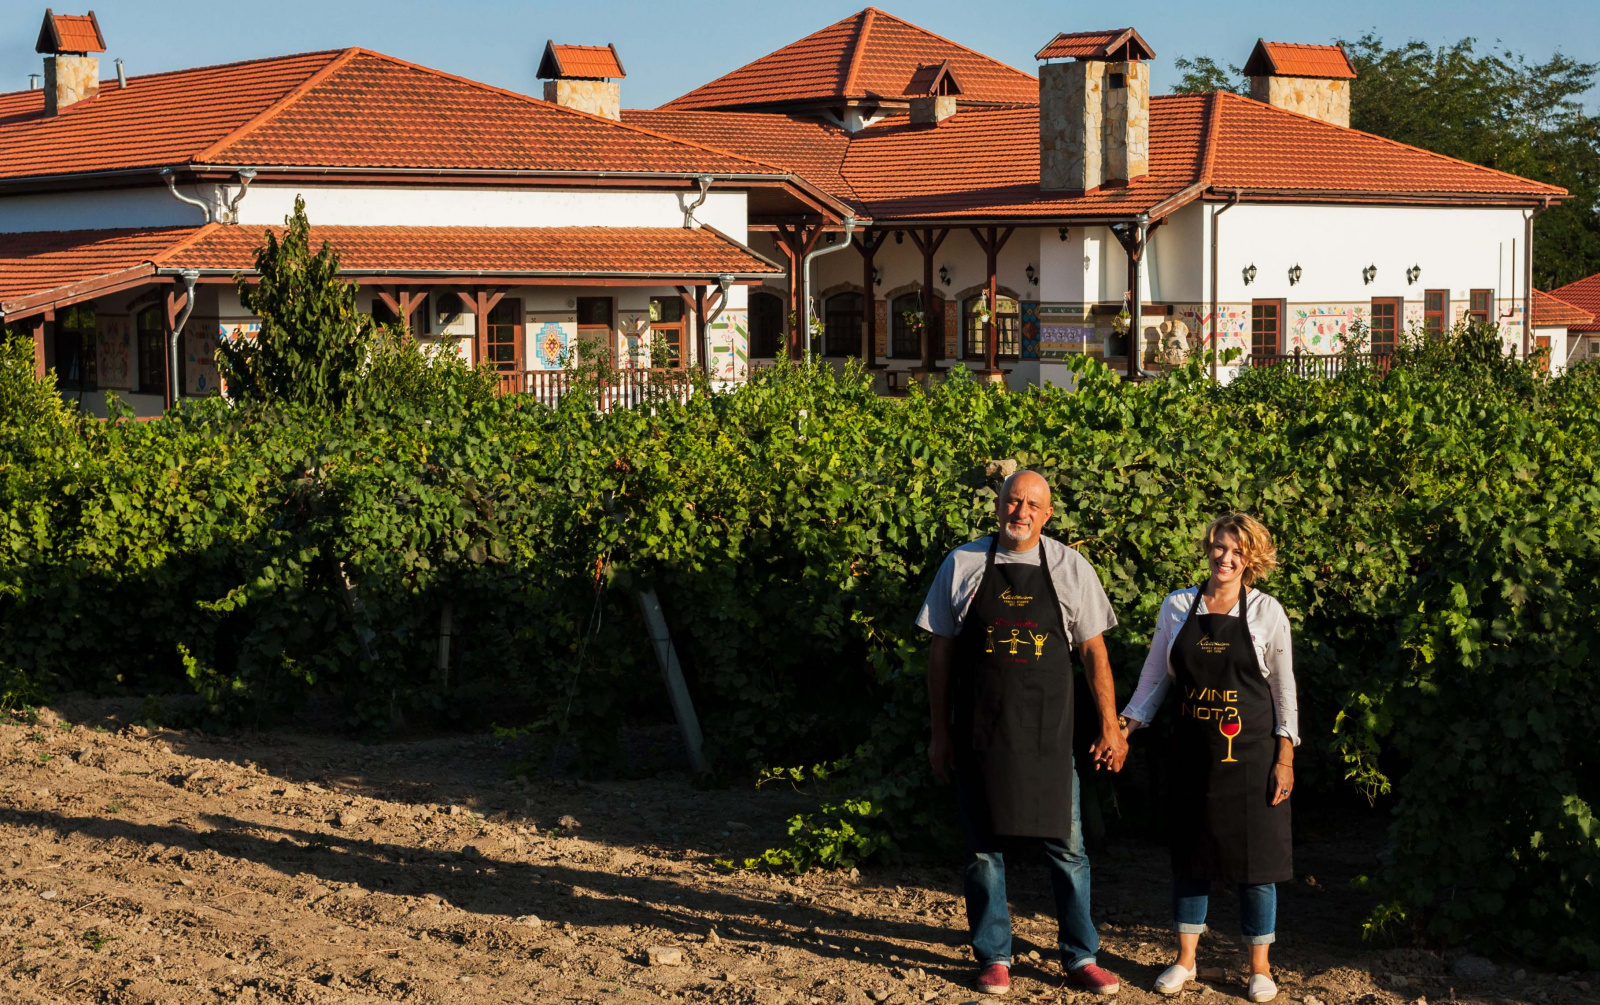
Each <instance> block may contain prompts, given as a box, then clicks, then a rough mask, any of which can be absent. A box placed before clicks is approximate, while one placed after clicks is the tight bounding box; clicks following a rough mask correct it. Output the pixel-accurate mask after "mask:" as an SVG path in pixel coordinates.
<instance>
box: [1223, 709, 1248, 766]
mask: <svg viewBox="0 0 1600 1005" xmlns="http://www.w3.org/2000/svg"><path fill="white" fill-rule="evenodd" d="M1242 726H1243V723H1242V722H1240V720H1239V710H1238V709H1236V708H1229V709H1228V712H1227V714H1226V715H1224V716H1223V717H1222V718H1221V719H1218V720H1217V732H1219V733H1221V734H1222V735H1223V736H1226V737H1227V738H1228V756H1227V757H1224V758H1223V759H1222V763H1223V764H1227V763H1229V762H1234V763H1237V762H1238V758H1236V757H1234V756H1233V738H1234V737H1236V736H1238V735H1239V730H1240V728H1241V727H1242Z"/></svg>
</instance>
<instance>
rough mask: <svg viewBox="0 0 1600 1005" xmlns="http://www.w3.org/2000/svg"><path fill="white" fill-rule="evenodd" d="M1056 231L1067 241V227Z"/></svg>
mask: <svg viewBox="0 0 1600 1005" xmlns="http://www.w3.org/2000/svg"><path fill="white" fill-rule="evenodd" d="M1056 233H1057V234H1059V235H1060V236H1061V239H1062V240H1063V241H1065V240H1066V239H1067V228H1065V227H1062V228H1061V229H1060V230H1058V231H1056Z"/></svg>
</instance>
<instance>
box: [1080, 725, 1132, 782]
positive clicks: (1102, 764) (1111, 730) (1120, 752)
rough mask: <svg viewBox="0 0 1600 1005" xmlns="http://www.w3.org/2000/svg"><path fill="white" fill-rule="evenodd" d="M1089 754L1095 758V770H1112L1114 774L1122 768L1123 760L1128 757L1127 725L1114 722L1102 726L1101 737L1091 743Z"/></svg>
mask: <svg viewBox="0 0 1600 1005" xmlns="http://www.w3.org/2000/svg"><path fill="white" fill-rule="evenodd" d="M1089 756H1090V757H1092V758H1094V770H1096V771H1101V770H1106V771H1110V772H1111V773H1112V774H1116V773H1117V772H1119V771H1121V770H1122V762H1123V761H1125V760H1127V758H1128V731H1127V729H1126V728H1125V727H1123V726H1121V725H1118V724H1117V723H1115V722H1113V723H1112V724H1111V725H1110V726H1109V727H1102V728H1101V730H1100V739H1099V740H1098V741H1096V742H1094V743H1091V744H1090V745H1089Z"/></svg>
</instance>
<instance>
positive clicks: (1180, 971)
mask: <svg viewBox="0 0 1600 1005" xmlns="http://www.w3.org/2000/svg"><path fill="white" fill-rule="evenodd" d="M1192 980H1194V971H1193V970H1190V969H1188V968H1187V967H1180V966H1179V965H1178V964H1176V963H1174V964H1173V965H1172V966H1170V967H1168V968H1167V969H1165V970H1163V971H1162V972H1161V976H1160V977H1157V978H1156V990H1157V991H1158V992H1160V993H1161V994H1164V995H1175V994H1178V993H1179V992H1181V991H1182V990H1183V986H1184V985H1185V984H1187V983H1189V982H1190V981H1192Z"/></svg>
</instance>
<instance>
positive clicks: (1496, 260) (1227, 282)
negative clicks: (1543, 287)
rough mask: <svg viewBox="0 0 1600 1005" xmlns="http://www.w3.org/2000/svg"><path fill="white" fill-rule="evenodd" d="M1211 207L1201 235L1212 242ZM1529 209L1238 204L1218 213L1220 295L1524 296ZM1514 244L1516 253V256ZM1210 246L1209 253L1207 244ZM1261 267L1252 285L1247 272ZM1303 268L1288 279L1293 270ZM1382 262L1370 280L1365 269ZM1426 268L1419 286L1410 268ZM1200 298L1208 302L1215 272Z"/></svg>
mask: <svg viewBox="0 0 1600 1005" xmlns="http://www.w3.org/2000/svg"><path fill="white" fill-rule="evenodd" d="M1211 212H1212V209H1211V208H1210V207H1208V208H1207V211H1206V214H1205V216H1206V221H1205V222H1206V224H1207V226H1205V227H1202V228H1201V229H1202V231H1203V233H1202V237H1203V240H1204V241H1205V242H1207V244H1208V243H1209V240H1210V231H1209V223H1210V218H1211ZM1522 222H1523V214H1522V211H1521V210H1516V209H1476V208H1472V207H1455V208H1445V207H1423V206H1415V207H1411V206H1294V205H1248V204H1242V205H1238V206H1235V207H1234V208H1232V209H1230V210H1228V211H1227V213H1226V214H1224V215H1223V216H1222V218H1221V220H1220V227H1221V234H1220V245H1219V252H1218V256H1217V259H1218V266H1219V268H1218V300H1220V301H1221V302H1224V303H1239V302H1248V301H1250V300H1251V299H1258V298H1259V299H1267V298H1283V299H1287V300H1289V301H1290V302H1291V303H1293V302H1296V301H1299V302H1306V303H1359V302H1365V301H1370V300H1371V299H1372V298H1373V297H1402V298H1404V299H1406V300H1421V299H1422V292H1423V290H1435V289H1447V288H1448V289H1449V290H1450V295H1451V299H1452V300H1465V299H1467V296H1468V291H1469V290H1473V289H1492V290H1495V291H1496V295H1497V297H1499V298H1500V299H1510V298H1511V297H1512V295H1513V292H1514V293H1515V296H1516V297H1517V298H1518V299H1520V298H1521V297H1522V294H1523V284H1522V265H1521V258H1522V255H1523V252H1524V249H1523V247H1522ZM1513 245H1515V254H1514V255H1513ZM1204 250H1205V251H1206V252H1207V253H1209V247H1208V246H1206V247H1205V248H1204ZM1251 264H1253V265H1255V267H1256V279H1255V282H1253V283H1251V284H1250V285H1248V286H1246V285H1245V283H1244V278H1243V275H1242V270H1243V269H1244V268H1245V266H1247V265H1251ZM1296 264H1298V265H1299V266H1300V267H1301V270H1302V275H1301V279H1300V282H1299V283H1298V284H1297V285H1295V286H1290V285H1289V278H1288V273H1289V268H1290V266H1293V265H1296ZM1368 265H1375V266H1377V269H1378V274H1377V278H1376V279H1374V280H1373V282H1372V283H1371V284H1370V285H1369V284H1366V283H1363V282H1362V278H1361V270H1362V269H1364V268H1366V267H1367V266H1368ZM1413 265H1417V266H1421V268H1422V275H1421V276H1420V277H1419V278H1418V280H1417V282H1416V283H1415V284H1414V285H1408V284H1407V282H1406V275H1405V273H1406V269H1408V268H1410V267H1411V266H1413ZM1205 282H1206V289H1205V291H1204V294H1203V296H1202V297H1201V298H1199V299H1202V300H1205V301H1207V302H1209V300H1210V286H1209V284H1210V276H1209V270H1206V271H1205Z"/></svg>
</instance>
